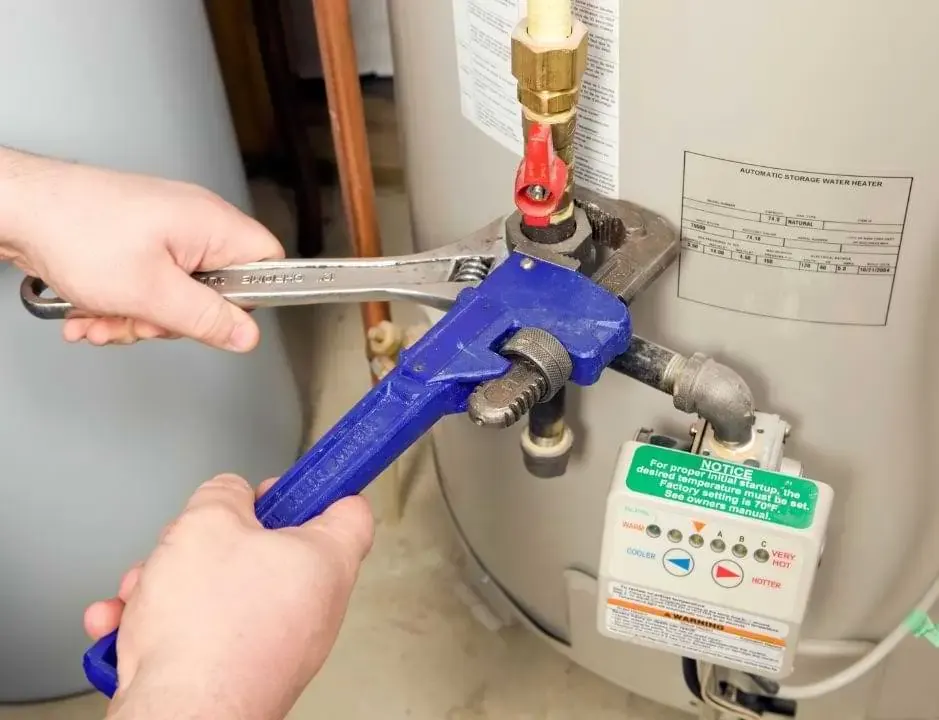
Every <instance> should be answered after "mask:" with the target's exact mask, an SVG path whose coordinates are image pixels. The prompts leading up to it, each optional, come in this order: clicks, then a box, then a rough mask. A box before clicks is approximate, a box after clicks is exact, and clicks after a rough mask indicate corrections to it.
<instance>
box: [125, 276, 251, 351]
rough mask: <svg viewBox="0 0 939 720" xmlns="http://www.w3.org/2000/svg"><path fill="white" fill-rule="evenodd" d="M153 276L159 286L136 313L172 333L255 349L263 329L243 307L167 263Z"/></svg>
mask: <svg viewBox="0 0 939 720" xmlns="http://www.w3.org/2000/svg"><path fill="white" fill-rule="evenodd" d="M154 272H157V273H159V274H160V277H157V278H154V281H155V284H156V285H157V287H159V288H160V292H159V293H158V294H154V295H153V296H151V298H150V299H149V302H148V303H147V306H146V307H144V308H143V309H142V311H141V312H139V313H136V315H137V316H138V317H139V318H140V319H142V320H146V321H148V322H151V323H153V324H154V325H157V326H159V327H161V328H166V329H167V330H169V331H170V332H173V333H176V334H179V335H183V336H185V337H189V338H192V339H194V340H198V341H200V342H203V343H205V344H207V345H211V346H212V347H216V348H220V349H223V350H231V351H234V352H247V351H249V350H253V349H254V348H255V346H257V344H258V340H259V339H260V335H261V334H260V330H259V329H258V326H257V324H256V323H255V322H254V320H252V319H251V316H250V315H248V313H246V312H245V311H244V310H242V309H241V308H239V307H236V306H235V305H233V304H232V303H230V302H228V301H227V300H225V299H224V298H223V297H222V295H220V294H219V293H218V292H217V291H215V290H213V289H212V288H209V287H207V286H206V285H203V284H202V283H200V282H199V281H197V280H194V279H193V278H192V277H191V276H190V275H189V274H188V273H187V272H186V271H185V270H183V269H182V268H180V267H179V266H177V265H173V264H170V263H167V264H166V266H164V267H163V268H162V269H161V270H159V271H156V270H155V271H154Z"/></svg>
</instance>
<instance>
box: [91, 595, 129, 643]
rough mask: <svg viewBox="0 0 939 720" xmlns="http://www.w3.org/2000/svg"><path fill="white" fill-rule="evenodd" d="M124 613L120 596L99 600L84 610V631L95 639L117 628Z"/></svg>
mask: <svg viewBox="0 0 939 720" xmlns="http://www.w3.org/2000/svg"><path fill="white" fill-rule="evenodd" d="M123 614H124V603H123V602H122V601H121V600H120V598H109V599H107V600H99V601H98V602H94V603H92V604H91V605H89V606H88V608H87V609H86V610H85V618H84V620H85V632H86V633H88V635H89V636H90V637H91V638H92V639H93V640H95V641H97V640H100V639H101V638H103V637H104V636H105V635H107V634H108V633H111V632H113V631H114V630H117V627H118V625H120V624H121V616H122V615H123Z"/></svg>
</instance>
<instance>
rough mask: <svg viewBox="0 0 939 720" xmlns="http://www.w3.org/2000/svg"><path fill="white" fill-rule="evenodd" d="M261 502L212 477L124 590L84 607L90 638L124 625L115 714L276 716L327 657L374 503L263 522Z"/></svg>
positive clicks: (366, 542) (234, 480)
mask: <svg viewBox="0 0 939 720" xmlns="http://www.w3.org/2000/svg"><path fill="white" fill-rule="evenodd" d="M271 482H272V481H268V482H267V483H264V484H262V486H261V488H260V489H259V491H258V495H259V496H260V495H261V494H263V492H264V491H265V490H266V489H267V488H268V487H270V484H271ZM254 502H255V493H254V491H253V490H252V489H251V487H250V486H249V485H248V483H246V482H245V481H244V480H242V479H241V478H239V477H236V476H232V475H223V476H219V477H217V478H215V479H213V480H210V481H209V482H207V483H206V484H204V485H203V486H202V487H201V488H199V490H197V491H196V493H195V494H194V495H193V497H192V499H191V500H190V501H189V504H188V505H187V507H186V509H185V511H184V512H183V513H182V515H180V517H179V518H178V519H177V520H176V521H175V522H174V523H172V524H171V525H170V526H169V527H168V528H166V529H165V530H164V532H163V535H162V537H161V539H160V542H159V545H158V546H157V548H156V550H155V551H154V552H153V554H152V555H150V557H149V559H148V560H147V561H146V562H145V563H143V564H142V565H139V566H137V567H135V568H133V569H132V570H130V571H129V572H128V573H127V574H126V575H125V576H124V579H123V580H122V582H121V584H120V591H119V593H118V596H117V597H115V598H112V599H110V600H105V601H102V602H98V603H95V604H94V605H92V606H91V607H89V608H88V611H87V612H86V614H85V626H86V629H87V631H88V633H89V634H90V635H91V636H92V637H93V638H95V639H98V638H100V637H102V636H103V635H106V634H108V633H109V632H111V631H112V630H114V628H116V627H117V626H118V624H120V633H119V634H118V677H119V679H120V688H119V689H118V693H117V695H116V696H115V698H114V702H113V703H112V707H111V712H112V713H116V716H117V717H121V716H124V715H126V716H127V717H128V718H131V717H132V718H135V720H136V719H137V718H149V717H151V716H153V717H183V716H185V717H192V718H201V717H226V718H232V719H233V720H240V719H241V718H245V719H247V718H251V719H252V720H275V719H278V720H279V719H280V718H283V717H284V716H285V715H286V714H287V712H288V711H289V710H290V708H291V707H292V706H293V704H294V703H295V702H296V700H297V698H298V697H299V694H300V693H301V692H302V690H303V688H304V687H305V686H306V685H307V684H308V683H309V681H310V680H311V679H312V677H313V676H314V675H315V674H316V672H317V671H318V670H319V669H320V667H321V666H322V664H323V662H324V661H325V659H326V656H327V655H328V653H329V651H330V649H331V648H332V646H333V643H334V642H335V640H336V636H337V633H338V631H339V627H340V624H341V622H342V619H343V616H344V613H345V609H346V605H347V603H348V601H349V596H350V594H351V591H352V586H353V584H354V582H355V579H356V576H357V573H358V569H359V565H360V563H361V561H362V560H363V558H364V557H365V555H366V554H367V553H368V551H369V549H370V548H371V543H372V518H371V514H370V512H369V509H368V505H367V504H366V501H365V500H364V499H363V498H361V497H352V498H347V499H345V500H342V501H340V502H338V503H336V504H335V505H333V506H332V507H331V508H330V509H329V510H327V511H326V512H325V513H324V514H323V515H321V516H320V517H318V518H316V519H314V520H312V521H311V522H309V523H307V524H306V525H305V526H303V527H299V528H286V529H282V530H265V529H263V528H262V527H261V525H260V523H259V522H258V520H257V519H256V518H255V516H254Z"/></svg>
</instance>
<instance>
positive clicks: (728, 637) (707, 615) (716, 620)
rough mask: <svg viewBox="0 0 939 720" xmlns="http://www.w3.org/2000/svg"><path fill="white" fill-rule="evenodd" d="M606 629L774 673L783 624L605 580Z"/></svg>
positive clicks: (780, 653)
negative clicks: (607, 584) (607, 594)
mask: <svg viewBox="0 0 939 720" xmlns="http://www.w3.org/2000/svg"><path fill="white" fill-rule="evenodd" d="M605 621H606V629H607V630H608V631H609V632H611V633H613V634H615V635H623V636H624V639H625V638H635V639H636V640H641V641H643V642H646V643H650V644H652V645H662V646H665V647H668V648H670V649H671V650H675V651H678V652H681V653H683V654H687V655H692V656H695V657H707V658H708V659H710V660H711V661H712V662H715V663H725V664H734V665H737V666H739V667H743V668H748V669H751V670H753V671H754V672H769V673H774V674H778V673H779V672H781V671H782V667H783V661H784V658H785V654H786V644H787V643H786V636H787V635H788V634H789V628H788V626H787V625H785V624H784V623H781V622H777V621H775V620H767V619H765V618H760V617H757V616H756V615H751V614H749V613H744V612H740V611H738V610H729V609H726V608H721V607H718V606H716V605H709V604H707V603H702V602H698V601H696V600H689V599H687V598H681V597H677V596H675V595H668V594H666V593H661V592H655V591H652V590H646V589H644V588H641V587H636V586H635V585H626V584H624V583H617V582H611V583H610V584H609V596H608V598H607V604H606V620H605Z"/></svg>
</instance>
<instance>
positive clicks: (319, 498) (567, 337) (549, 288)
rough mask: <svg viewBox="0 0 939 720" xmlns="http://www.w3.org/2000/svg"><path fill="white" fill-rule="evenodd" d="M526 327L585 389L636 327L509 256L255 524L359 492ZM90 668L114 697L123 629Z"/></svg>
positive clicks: (554, 269) (614, 308) (564, 273)
mask: <svg viewBox="0 0 939 720" xmlns="http://www.w3.org/2000/svg"><path fill="white" fill-rule="evenodd" d="M523 327H533V328H540V329H542V330H545V331H546V332H549V333H551V334H552V335H553V336H554V337H555V338H557V339H558V340H559V341H560V342H561V344H562V345H564V348H565V349H566V350H567V352H568V354H569V355H570V357H571V361H572V364H573V370H572V372H571V378H570V379H571V382H573V383H575V384H578V385H592V384H593V383H595V382H596V381H597V380H598V379H599V378H600V375H601V373H602V372H603V369H604V368H605V367H606V366H607V365H608V364H609V363H610V362H611V361H612V360H613V358H615V357H616V356H617V355H619V354H621V353H623V352H625V351H626V348H627V346H628V344H629V338H630V335H631V331H632V325H631V322H630V317H629V312H628V310H627V308H626V306H625V305H624V304H623V303H622V302H620V300H619V299H618V298H616V297H615V296H614V295H612V294H610V293H608V292H607V291H606V290H604V289H603V288H601V287H599V286H598V285H596V284H595V283H593V282H591V281H590V280H589V279H588V278H586V277H584V276H583V275H581V274H579V273H578V272H576V270H573V269H571V268H569V267H564V266H562V265H557V264H554V263H551V262H545V261H542V260H534V259H533V258H530V257H527V256H525V255H522V254H520V253H518V252H515V253H512V255H511V256H510V257H509V258H508V259H507V260H506V261H505V262H504V263H503V264H502V265H500V266H499V267H497V268H496V269H495V270H493V271H492V272H491V273H490V274H489V276H488V277H487V278H486V279H485V280H484V281H483V282H482V283H480V284H479V286H478V287H477V288H474V289H467V290H464V291H463V292H462V293H461V294H460V296H459V297H458V298H457V300H456V303H455V304H454V305H453V307H452V308H451V309H450V311H449V312H448V313H447V314H446V316H444V317H443V318H442V319H441V320H440V321H439V322H437V323H436V324H435V325H434V326H433V327H432V328H431V329H430V330H429V331H428V333H427V334H426V335H425V336H424V337H423V338H421V340H420V341H419V342H418V343H416V344H415V345H414V346H413V347H411V348H410V349H408V350H407V351H405V352H403V353H402V354H401V358H400V362H399V364H398V366H397V367H396V368H395V369H394V370H392V371H391V372H390V373H389V374H388V375H386V376H385V378H384V379H383V380H382V381H381V382H380V383H379V384H378V385H376V386H375V387H374V388H373V389H372V390H371V391H370V392H369V393H368V394H367V395H366V396H365V397H364V398H362V400H360V401H359V403H358V404H357V405H356V406H355V407H353V408H352V410H350V411H349V412H348V413H347V414H346V416H345V417H343V419H342V420H340V421H339V423H338V424H337V425H336V426H334V427H333V428H332V429H331V430H330V431H329V432H328V433H326V435H324V436H323V437H322V439H320V441H319V442H317V443H316V444H315V445H314V446H313V447H312V448H311V449H310V450H309V451H308V452H307V453H306V454H305V455H304V456H303V457H302V458H301V459H300V460H299V461H298V462H297V463H296V464H295V465H294V466H293V467H292V468H291V469H290V470H288V471H287V473H286V474H285V475H284V476H283V477H281V478H280V480H278V481H277V483H276V484H275V485H274V487H272V488H271V489H270V490H269V491H268V492H267V493H266V494H265V495H264V497H262V498H261V499H260V500H258V502H257V503H256V504H255V514H256V515H257V518H258V520H259V521H260V522H261V524H262V525H263V526H264V527H266V528H270V529H277V528H283V527H289V526H295V525H301V524H303V523H305V522H306V521H308V520H310V519H311V518H313V517H315V516H317V515H319V514H320V513H322V512H323V511H324V510H325V509H326V508H328V507H329V506H330V505H331V504H332V503H334V502H336V501H337V500H340V499H342V498H344V497H347V496H349V495H354V494H356V493H358V492H360V491H361V490H362V489H363V488H364V487H365V486H366V485H368V484H369V483H370V482H371V481H372V480H374V479H375V478H376V477H377V476H378V475H379V474H380V473H381V472H382V470H384V469H385V468H387V467H388V466H389V465H391V463H392V462H394V460H395V459H396V458H397V457H398V456H400V455H401V453H403V452H404V451H405V450H406V449H407V448H408V447H409V446H410V445H412V444H413V443H414V442H415V441H416V440H417V439H418V438H419V437H420V436H421V435H423V434H424V433H425V432H427V431H428V430H429V429H430V428H431V427H432V426H433V425H434V424H435V423H436V422H437V421H438V420H439V419H440V418H442V417H443V416H444V415H448V414H454V413H460V412H464V411H465V410H466V405H467V402H468V400H469V396H470V395H471V394H472V392H473V390H474V389H475V388H476V386H477V385H479V384H480V383H482V382H485V381H486V380H491V379H493V378H497V377H500V376H502V375H503V374H505V372H506V371H507V370H508V369H509V361H508V360H506V359H505V358H504V357H502V356H501V355H499V352H498V351H499V348H500V347H501V345H502V343H503V342H504V341H505V340H506V339H507V338H508V337H509V336H511V335H512V333H514V332H515V331H517V330H518V329H519V328H523ZM84 667H85V675H86V676H87V677H88V680H89V681H90V682H91V684H92V685H93V686H94V687H95V688H96V689H97V690H99V691H100V692H102V693H104V694H105V695H107V696H108V697H113V696H114V693H115V692H117V687H118V676H117V631H115V632H113V633H111V634H110V635H108V636H106V637H104V638H102V639H101V640H99V641H98V642H97V643H95V644H94V645H93V646H92V647H91V648H90V649H89V650H88V651H87V652H86V653H85V658H84Z"/></svg>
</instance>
